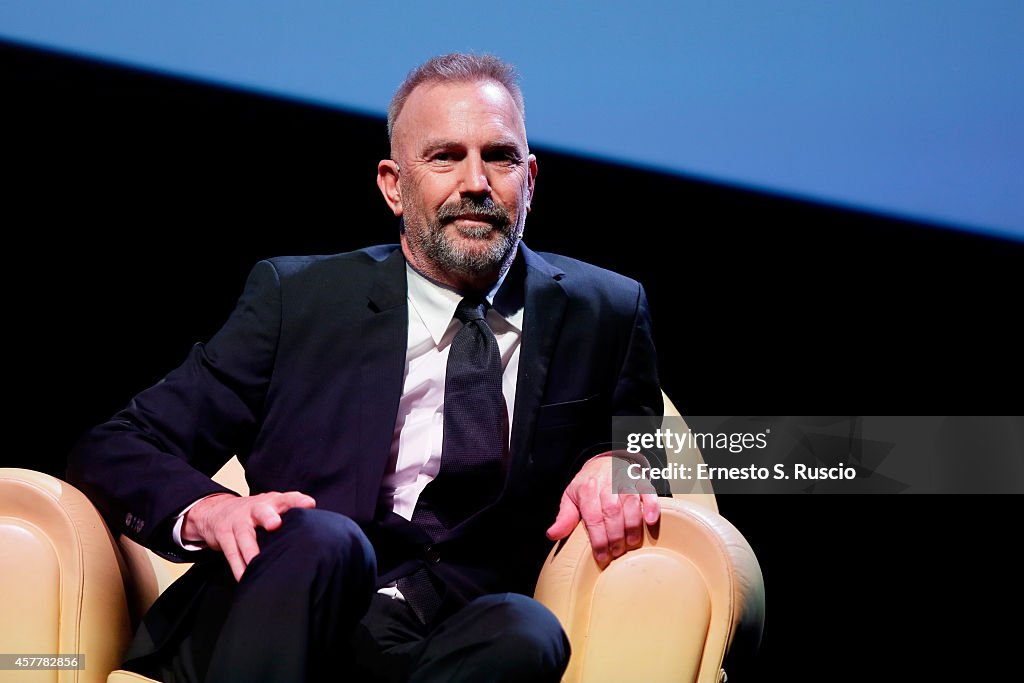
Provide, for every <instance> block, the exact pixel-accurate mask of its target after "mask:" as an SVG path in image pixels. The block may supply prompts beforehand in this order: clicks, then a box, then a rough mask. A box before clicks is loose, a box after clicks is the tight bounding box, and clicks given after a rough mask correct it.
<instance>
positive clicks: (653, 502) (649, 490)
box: [636, 479, 661, 526]
mask: <svg viewBox="0 0 1024 683" xmlns="http://www.w3.org/2000/svg"><path fill="white" fill-rule="evenodd" d="M636 484H637V486H636V488H637V491H639V492H640V503H641V504H642V505H643V511H644V521H645V522H646V523H647V526H654V525H655V524H657V523H658V520H660V519H661V505H660V504H659V503H658V492H657V491H656V490H655V488H654V485H653V484H651V482H649V481H647V480H646V479H641V480H639V481H638V482H637V483H636Z"/></svg>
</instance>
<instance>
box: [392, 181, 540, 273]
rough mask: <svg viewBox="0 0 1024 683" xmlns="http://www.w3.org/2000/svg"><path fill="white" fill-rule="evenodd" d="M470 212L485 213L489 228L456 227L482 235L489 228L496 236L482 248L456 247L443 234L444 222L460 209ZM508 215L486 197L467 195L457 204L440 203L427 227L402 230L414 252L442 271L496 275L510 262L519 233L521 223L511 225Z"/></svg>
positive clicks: (466, 232) (461, 211) (517, 243)
mask: <svg viewBox="0 0 1024 683" xmlns="http://www.w3.org/2000/svg"><path fill="white" fill-rule="evenodd" d="M470 212H473V213H480V214H485V215H486V216H487V217H488V218H490V219H491V221H492V224H491V227H490V228H470V229H468V230H460V232H461V233H462V234H463V235H466V236H468V237H470V238H474V237H479V238H483V237H485V236H487V235H488V234H489V233H490V232H491V231H492V230H495V231H497V232H498V234H499V239H498V240H497V241H494V242H491V243H490V244H489V245H488V247H487V249H485V250H484V251H472V252H470V251H465V250H460V249H459V248H458V247H457V246H456V245H455V243H453V242H452V241H451V240H450V239H448V236H447V235H446V234H445V225H446V224H447V223H448V222H450V221H451V220H453V219H454V218H455V217H456V216H458V215H460V214H462V213H470ZM509 218H510V217H509V215H508V212H507V211H506V210H505V209H503V208H501V207H499V206H496V205H495V204H494V203H493V202H492V201H491V200H490V199H488V200H486V201H485V202H484V203H476V202H473V201H472V200H468V199H467V200H463V202H462V203H461V204H460V205H455V206H449V205H445V206H442V207H441V208H440V209H439V210H438V213H437V219H436V220H435V221H430V222H429V223H428V225H427V230H425V231H420V230H414V231H409V230H406V231H405V236H406V239H408V240H409V241H410V242H411V243H412V246H413V251H414V252H418V253H420V254H423V255H424V256H425V257H426V259H427V260H428V261H429V262H430V263H432V264H434V265H435V266H437V267H438V268H440V269H441V270H442V271H444V272H446V273H454V274H458V275H461V276H464V277H471V278H474V279H477V278H484V277H489V276H494V277H497V276H499V275H500V274H501V273H502V272H504V270H505V269H506V268H507V267H508V266H509V265H510V264H511V262H512V258H513V257H514V256H515V251H516V247H517V246H518V245H519V240H520V239H521V238H522V236H523V232H522V225H520V226H516V227H517V229H513V226H512V225H511V223H510V221H509ZM403 227H404V226H403Z"/></svg>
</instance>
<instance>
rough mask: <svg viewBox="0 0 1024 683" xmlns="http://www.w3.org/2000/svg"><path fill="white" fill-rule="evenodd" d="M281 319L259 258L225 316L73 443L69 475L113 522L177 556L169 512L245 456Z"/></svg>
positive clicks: (276, 283) (272, 283)
mask: <svg viewBox="0 0 1024 683" xmlns="http://www.w3.org/2000/svg"><path fill="white" fill-rule="evenodd" d="M280 324H281V292H280V280H279V277H278V273H277V271H276V270H275V268H274V266H273V265H272V264H271V263H270V262H268V261H262V262H260V263H258V264H257V265H256V266H255V267H254V268H253V270H252V272H251V273H250V275H249V278H248V280H247V282H246V286H245V290H244V292H243V293H242V296H241V297H240V298H239V301H238V304H237V305H236V307H235V310H234V312H233V313H232V314H231V316H230V318H229V319H228V321H227V322H226V323H225V324H224V326H223V327H222V328H221V329H220V331H218V332H217V334H216V335H214V337H213V338H212V339H210V341H209V342H208V343H206V344H202V343H200V344H196V345H195V346H193V347H192V349H191V351H190V352H189V355H188V357H187V358H186V359H185V362H184V363H182V364H181V366H179V367H178V368H177V369H175V370H173V371H172V372H171V373H170V374H168V375H167V376H166V377H164V378H163V379H162V380H161V381H160V382H158V383H157V384H156V385H154V386H152V387H150V388H149V389H146V390H145V391H143V392H141V393H140V394H138V395H137V396H135V398H133V399H132V401H131V403H130V404H129V405H128V406H127V407H126V408H125V409H124V410H122V411H120V412H119V413H117V414H116V415H115V416H114V417H113V418H111V419H110V420H109V421H107V422H105V423H103V424H101V425H99V426H97V427H95V428H93V429H92V430H90V431H89V432H87V433H86V434H85V435H84V436H83V437H82V438H81V439H80V440H79V442H78V443H77V444H76V446H75V448H74V449H73V451H72V453H71V455H70V458H69V464H68V481H69V482H70V483H72V484H74V485H75V486H77V487H79V488H80V489H82V490H83V491H84V492H85V493H86V495H88V496H89V498H90V499H91V500H92V501H93V502H94V504H96V505H97V507H98V508H99V509H100V511H101V512H102V513H103V515H104V517H105V518H106V520H107V522H108V524H110V526H111V528H112V529H113V530H114V532H115V533H116V532H121V533H124V534H126V535H127V536H128V537H129V538H131V539H132V540H135V541H137V542H139V543H141V544H143V545H145V546H147V547H149V548H151V549H153V550H154V551H156V552H158V553H160V554H161V555H164V556H165V557H169V558H170V559H181V557H182V556H183V555H184V551H182V549H181V548H178V547H177V546H176V545H174V543H173V541H172V540H171V533H170V527H171V524H173V519H174V516H175V515H176V514H177V513H178V512H179V511H180V510H181V509H182V508H184V507H185V506H186V505H188V504H189V503H191V502H193V501H194V500H196V499H198V498H201V497H203V496H206V495H209V494H211V493H217V492H228V490H227V489H225V488H224V487H222V486H220V485H218V484H216V483H215V482H213V481H212V480H211V479H210V475H212V474H213V473H214V472H216V471H217V469H219V468H220V466H221V465H223V464H224V463H225V462H226V461H227V460H228V459H230V458H231V456H232V455H236V454H237V455H239V456H240V457H242V458H243V460H244V457H245V455H246V454H247V453H248V451H249V450H250V449H251V447H252V442H253V440H254V438H255V435H256V433H257V432H258V429H259V424H260V420H261V417H262V414H263V409H264V402H265V400H266V395H267V388H268V385H269V382H270V377H271V372H272V369H273V366H274V358H275V354H276V349H277V344H278V338H279V332H280Z"/></svg>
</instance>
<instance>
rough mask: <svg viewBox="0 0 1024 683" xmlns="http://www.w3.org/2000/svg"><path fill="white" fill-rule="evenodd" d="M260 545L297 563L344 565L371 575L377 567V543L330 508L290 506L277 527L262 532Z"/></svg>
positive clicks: (262, 550)
mask: <svg viewBox="0 0 1024 683" xmlns="http://www.w3.org/2000/svg"><path fill="white" fill-rule="evenodd" d="M259 545H260V555H264V554H266V555H267V556H268V558H267V559H269V557H270V556H281V557H283V558H286V559H287V561H288V563H289V564H291V565H293V566H306V567H309V568H312V569H316V570H320V569H323V568H325V567H327V568H331V567H343V568H345V569H346V571H347V572H349V573H351V572H353V571H356V572H365V573H366V574H368V575H371V576H375V575H376V571H377V564H376V557H375V555H374V552H373V547H372V546H371V545H370V541H369V540H368V539H367V538H366V535H365V534H364V533H363V531H362V529H360V528H359V525H358V524H356V523H355V522H353V521H352V520H351V519H349V518H348V517H346V516H345V515H341V514H338V513H336V512H330V511H328V510H317V509H312V510H308V509H304V508H292V509H291V510H288V511H287V512H285V513H284V514H283V515H281V526H280V527H279V528H278V529H277V530H276V531H273V532H261V534H260V539H259ZM371 580H373V579H371Z"/></svg>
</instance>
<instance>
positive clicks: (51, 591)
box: [0, 399, 764, 683]
mask: <svg viewBox="0 0 1024 683" xmlns="http://www.w3.org/2000/svg"><path fill="white" fill-rule="evenodd" d="M666 406H667V408H666V415H671V414H674V415H678V413H676V412H675V409H674V408H673V407H672V405H671V403H670V402H668V401H667V399H666ZM684 457H690V458H699V457H700V454H699V452H693V453H689V454H685V455H684ZM217 479H218V481H220V482H221V483H224V484H225V485H226V486H228V487H230V488H232V489H234V490H236V491H239V492H242V493H245V492H247V490H248V489H247V487H246V485H245V480H244V474H243V473H242V470H241V466H240V465H239V464H238V461H237V460H234V459H233V460H232V461H231V462H230V463H228V465H227V466H225V468H224V469H223V470H221V472H220V473H218V476H217ZM187 568H188V565H183V564H173V563H170V562H167V561H166V560H164V559H162V558H159V557H157V556H156V555H154V554H152V553H150V552H149V551H147V550H145V549H144V548H142V547H140V546H138V545H136V544H135V543H133V542H131V541H129V540H127V539H124V538H121V539H119V540H115V539H114V538H112V536H111V535H110V532H109V531H108V529H107V527H106V525H105V524H104V522H103V520H102V519H101V517H100V515H99V513H98V512H97V511H96V509H95V508H94V507H93V506H92V504H91V503H90V502H89V501H88V499H86V497H85V496H84V495H83V494H82V493H81V492H80V491H78V490H77V489H75V488H74V487H72V486H70V485H69V484H67V483H66V482H63V481H61V480H59V479H55V478H53V477H50V476H48V475H45V474H42V473H39V472H33V471H29V470H21V469H0V653H23V654H35V655H41V654H50V653H53V654H56V653H62V654H71V653H81V654H83V655H84V659H85V668H84V669H83V670H59V671H57V670H49V671H24V670H22V671H12V670H0V683H34V682H35V681H40V682H42V681H46V682H48V683H103V682H104V681H106V682H107V683H126V682H129V681H135V682H138V681H149V680H151V679H148V678H145V677H143V676H139V675H137V674H134V673H129V672H126V671H119V670H117V669H118V666H119V664H120V662H121V657H122V655H123V653H124V651H125V649H126V648H127V646H128V643H129V642H130V640H131V636H132V632H133V630H134V626H135V624H136V623H137V621H138V618H139V616H140V615H141V614H143V613H144V612H145V610H146V609H147V608H148V607H149V606H150V605H151V604H152V603H153V601H154V600H155V599H156V597H157V596H158V595H159V593H160V592H161V591H163V590H164V589H165V588H166V587H167V586H168V585H170V583H171V582H172V581H173V580H174V579H175V578H177V577H178V576H179V575H180V574H182V573H183V572H184V571H185V569H187ZM536 597H537V599H539V600H540V601H541V602H543V603H544V604H545V605H547V606H548V607H549V608H550V609H551V610H552V611H553V612H554V613H555V615H557V616H558V618H559V620H560V621H561V622H562V625H563V627H564V628H565V630H566V633H567V634H568V635H569V640H570V641H571V643H572V649H573V655H572V659H571V661H570V663H569V668H568V671H567V672H566V675H565V677H564V679H563V680H564V681H565V683H598V682H601V681H609V682H612V681H614V682H621V681H644V682H645V683H657V682H659V681H695V682H698V683H717V682H718V681H724V680H725V675H724V673H723V669H722V664H723V660H724V657H725V654H726V652H727V651H728V650H729V648H730V646H731V645H733V644H734V642H737V641H738V640H742V641H743V642H744V643H746V644H747V645H746V646H747V647H756V645H757V643H758V641H759V640H760V634H761V627H762V624H763V619H764V584H763V579H762V576H761V570H760V567H759V566H758V564H757V559H756V558H755V556H754V553H753V551H752V550H751V548H750V546H749V545H748V544H747V542H746V541H745V540H744V538H743V536H742V535H741V534H740V533H739V532H738V531H737V530H736V529H735V528H734V527H733V526H732V525H731V524H729V522H727V521H726V520H725V519H723V518H722V517H721V516H720V515H719V514H718V511H717V505H716V503H715V499H714V495H713V494H712V493H710V492H696V493H693V492H691V493H687V494H677V495H676V496H675V497H674V499H671V500H670V499H663V501H662V521H661V523H660V524H659V525H658V529H657V533H656V535H652V534H651V533H650V531H648V532H646V533H645V538H644V543H643V547H641V548H639V549H637V550H633V551H630V552H629V553H627V554H626V555H624V556H622V557H620V558H618V559H616V560H615V561H613V562H612V563H611V565H609V566H608V567H607V568H606V569H605V570H604V571H601V570H600V569H599V568H598V566H597V564H596V562H595V561H594V560H593V556H592V554H591V552H590V546H589V542H588V540H587V536H586V532H585V530H584V529H583V527H582V526H580V527H578V528H577V529H576V531H574V532H573V534H572V535H571V536H570V537H569V538H568V539H566V540H565V541H564V542H563V543H560V544H558V545H556V547H555V548H553V549H552V551H551V554H550V555H549V557H548V559H547V561H546V563H545V565H544V568H543V570H542V571H541V575H540V577H539V579H538V582H537V590H536Z"/></svg>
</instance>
